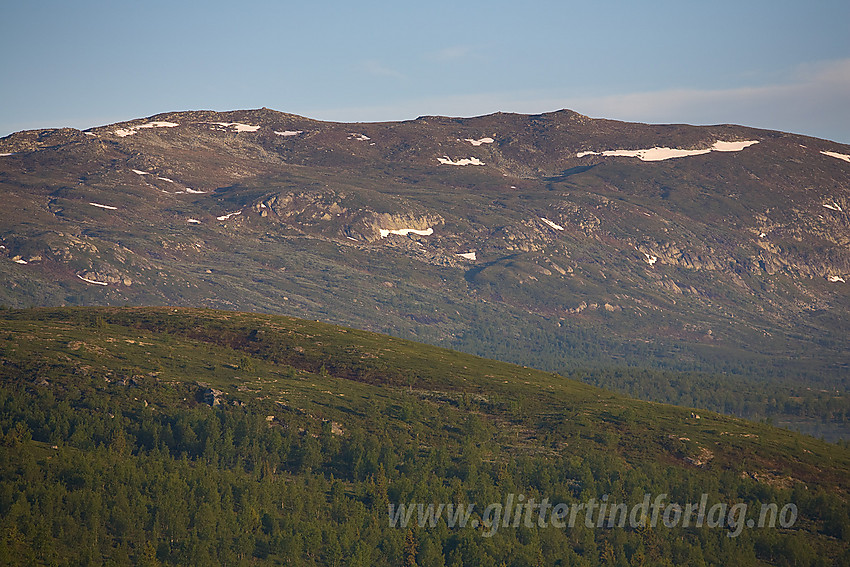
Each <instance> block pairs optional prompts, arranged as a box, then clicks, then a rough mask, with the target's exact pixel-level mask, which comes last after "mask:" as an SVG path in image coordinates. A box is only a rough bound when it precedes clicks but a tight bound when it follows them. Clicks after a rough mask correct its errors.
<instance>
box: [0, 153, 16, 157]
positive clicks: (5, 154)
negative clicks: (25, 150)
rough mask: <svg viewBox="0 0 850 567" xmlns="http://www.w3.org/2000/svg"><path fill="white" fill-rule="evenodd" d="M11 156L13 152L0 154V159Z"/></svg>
mask: <svg viewBox="0 0 850 567" xmlns="http://www.w3.org/2000/svg"><path fill="white" fill-rule="evenodd" d="M13 155H15V152H8V153H4V154H0V157H6V156H13Z"/></svg>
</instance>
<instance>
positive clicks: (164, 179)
mask: <svg viewBox="0 0 850 567" xmlns="http://www.w3.org/2000/svg"><path fill="white" fill-rule="evenodd" d="M157 179H159V180H160V181H168V182H169V183H174V180H173V179H169V178H167V177H157Z"/></svg>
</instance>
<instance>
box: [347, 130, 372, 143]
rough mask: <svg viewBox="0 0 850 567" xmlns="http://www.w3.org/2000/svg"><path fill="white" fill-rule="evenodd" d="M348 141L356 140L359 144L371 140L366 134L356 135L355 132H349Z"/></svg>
mask: <svg viewBox="0 0 850 567" xmlns="http://www.w3.org/2000/svg"><path fill="white" fill-rule="evenodd" d="M348 139H349V140H357V141H359V142H368V141H369V140H371V139H372V138H370V137H369V136H367V135H366V134H358V133H357V132H349V133H348Z"/></svg>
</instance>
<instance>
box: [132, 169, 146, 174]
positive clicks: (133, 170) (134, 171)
mask: <svg viewBox="0 0 850 567" xmlns="http://www.w3.org/2000/svg"><path fill="white" fill-rule="evenodd" d="M130 171H132V172H133V173H136V174H138V175H150V173H148V172H147V171H139V170H138V169H132V170H130Z"/></svg>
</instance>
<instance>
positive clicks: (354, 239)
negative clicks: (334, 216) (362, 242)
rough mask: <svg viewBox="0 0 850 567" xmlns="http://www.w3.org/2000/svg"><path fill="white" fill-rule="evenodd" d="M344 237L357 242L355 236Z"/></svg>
mask: <svg viewBox="0 0 850 567" xmlns="http://www.w3.org/2000/svg"><path fill="white" fill-rule="evenodd" d="M346 238H347V239H349V240H353V241H354V242H357V239H356V238H352V237H351V236H346Z"/></svg>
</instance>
